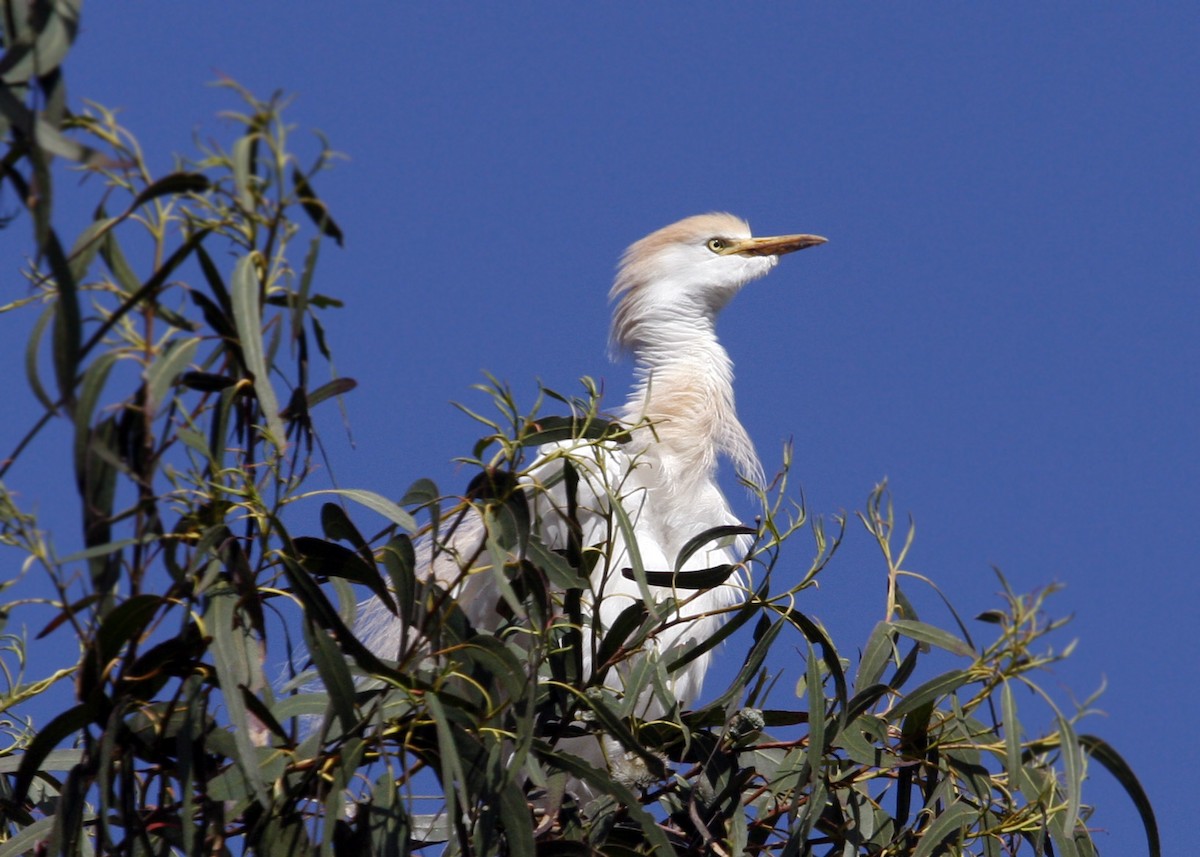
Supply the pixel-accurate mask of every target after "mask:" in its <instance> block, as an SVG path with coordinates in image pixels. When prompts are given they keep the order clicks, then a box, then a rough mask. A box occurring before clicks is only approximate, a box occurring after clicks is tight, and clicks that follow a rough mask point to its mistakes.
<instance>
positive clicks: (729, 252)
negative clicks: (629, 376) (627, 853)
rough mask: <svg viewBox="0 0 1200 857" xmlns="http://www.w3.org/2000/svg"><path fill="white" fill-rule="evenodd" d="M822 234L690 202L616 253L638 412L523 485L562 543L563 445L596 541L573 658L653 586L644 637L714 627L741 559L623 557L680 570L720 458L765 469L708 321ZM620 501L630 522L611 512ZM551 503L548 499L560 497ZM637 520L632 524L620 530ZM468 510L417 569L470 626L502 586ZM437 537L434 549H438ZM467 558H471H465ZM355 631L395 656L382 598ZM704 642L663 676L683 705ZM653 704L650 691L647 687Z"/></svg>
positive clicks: (660, 643)
mask: <svg viewBox="0 0 1200 857" xmlns="http://www.w3.org/2000/svg"><path fill="white" fill-rule="evenodd" d="M824 242H825V239H824V238H821V237H818V236H815V235H783V236H777V237H770V238H763V237H759V238H755V237H752V236H751V234H750V228H749V226H748V225H747V224H746V222H745V221H743V220H741V219H740V218H737V217H734V216H732V215H729V214H705V215H699V216H696V217H689V218H687V219H685V220H681V221H679V222H678V223H675V224H672V225H671V226H667V227H666V228H664V229H660V230H658V231H657V232H654V233H652V234H650V235H648V236H647V237H645V238H643V239H642V240H640V241H638V242H637V243H635V244H633V245H632V246H631V247H630V248H629V249H628V250H627V251H626V252H625V255H624V257H623V258H622V260H621V264H620V268H619V270H618V273H617V277H616V282H615V284H614V285H613V287H612V291H611V294H610V298H611V299H612V300H613V301H614V303H615V309H614V313H613V321H612V331H611V342H612V346H613V351H614V354H618V355H619V354H632V356H633V359H634V361H635V366H636V378H637V382H636V384H635V386H634V389H633V391H632V393H631V394H630V396H629V399H628V400H627V402H626V403H625V405H624V407H623V408H622V409H621V410H620V412H619V414H618V416H619V418H620V419H621V421H622V422H623V423H624V424H625V425H627V426H633V427H635V428H634V430H633V432H632V440H631V441H630V442H628V443H626V444H622V445H620V446H619V448H618V447H617V445H615V444H608V445H598V444H594V443H592V444H590V443H587V442H583V441H575V442H564V443H559V444H548V445H546V446H544V447H543V448H542V449H541V450H540V453H541V458H540V460H539V463H537V464H535V466H534V467H533V468H532V469H531V470H530V471H529V472H528V475H527V477H526V478H527V480H528V482H529V483H530V484H531V485H532V484H533V483H541V484H540V485H539V486H538V488H537V489H536V490H534V489H533V488H530V489H529V490H528V494H529V497H530V503H531V507H532V510H533V513H534V519H535V526H536V527H537V528H538V534H539V536H540V537H541V539H542V540H543V542H544V543H545V544H546V545H547V546H548V547H550V548H552V549H553V548H565V547H566V546H567V543H568V526H567V523H566V518H565V509H566V506H567V498H566V492H565V489H564V487H563V484H562V481H563V480H562V479H561V474H562V470H563V467H562V459H563V458H564V457H568V458H569V459H570V460H571V461H572V463H573V464H574V465H575V470H576V472H577V473H578V474H579V484H578V488H577V492H576V495H577V496H576V500H577V503H578V508H577V509H576V510H575V515H576V518H577V520H578V521H579V523H580V524H581V526H582V540H581V541H582V545H583V547H584V548H594V549H597V550H598V551H599V553H600V559H599V561H598V562H597V564H596V566H595V569H594V571H593V573H592V579H591V582H590V583H591V591H590V593H588V594H587V595H586V596H585V598H584V605H583V611H584V621H585V626H588V627H585V628H584V629H583V634H582V641H583V647H584V651H583V653H582V655H583V657H582V661H583V667H584V675H585V676H587V675H589V674H590V672H591V666H592V660H593V656H594V653H595V651H596V646H597V645H598V641H599V640H600V639H602V638H603V635H604V632H605V631H606V630H607V629H608V628H609V627H610V626H611V624H612V622H613V621H614V620H615V619H616V617H617V616H618V615H620V613H621V611H622V610H623V609H624V608H625V607H627V606H629V605H630V604H631V603H634V602H636V601H638V600H643V599H644V597H645V596H646V595H647V594H649V595H650V596H651V597H652V598H655V599H657V600H659V601H662V600H670V603H671V604H672V605H673V606H672V607H671V609H670V611H668V619H667V627H666V628H665V629H664V630H663V631H661V632H660V633H658V634H657V635H656V636H655V637H654V638H653V640H652V642H651V646H652V647H653V648H654V649H655V650H656V651H657V652H659V653H662V652H665V651H667V650H668V649H670V648H672V647H675V646H681V647H688V646H691V645H693V644H694V643H695V642H697V641H701V640H705V639H707V638H709V637H710V636H711V635H712V634H713V633H714V632H715V631H716V630H717V628H718V627H719V625H720V623H721V621H722V618H723V617H722V616H721V614H720V611H721V610H722V609H723V608H728V607H730V606H732V605H734V604H736V603H737V602H738V601H739V600H740V599H741V594H742V592H743V591H744V581H743V580H742V579H741V575H740V573H735V574H734V575H733V576H731V577H730V578H729V579H727V580H726V581H725V582H724V583H721V584H719V585H716V586H714V587H712V588H711V589H708V590H700V591H698V592H690V591H683V590H680V591H678V592H672V590H671V588H670V587H653V588H651V587H647V586H646V585H645V581H644V578H643V581H642V582H640V583H639V581H638V580H637V579H636V578H637V576H638V575H636V574H635V575H632V577H633V578H634V579H631V575H629V574H628V573H624V574H623V573H622V572H623V571H624V570H626V569H629V568H631V567H639V566H640V568H641V569H645V570H667V571H670V570H675V569H676V568H677V562H676V560H677V558H678V556H679V554H680V552H681V549H682V548H683V547H684V546H685V545H686V544H687V543H688V541H689V540H691V539H692V538H693V537H695V536H697V535H698V534H700V533H704V532H706V531H708V530H711V529H713V528H714V527H720V526H725V525H731V524H736V523H737V518H736V517H735V516H734V514H733V512H732V510H731V509H730V507H729V504H728V502H727V501H726V499H725V497H724V496H723V495H722V493H721V490H720V488H719V487H718V485H717V478H716V477H717V464H718V460H719V459H720V458H721V457H726V458H728V459H730V461H731V462H732V463H733V465H734V466H735V467H736V468H737V470H738V472H739V473H740V474H741V475H742V476H744V477H746V478H748V479H751V480H754V481H761V479H762V468H761V466H760V464H759V461H758V456H757V455H756V453H755V451H754V445H753V444H752V443H751V441H750V438H749V436H748V435H747V433H746V430H745V429H744V428H743V427H742V424H741V423H740V422H739V421H738V417H737V411H736V409H735V407H734V395H733V366H732V363H731V361H730V359H729V355H728V354H727V353H726V351H725V349H724V348H722V347H721V344H720V342H719V341H718V340H717V334H716V328H715V324H716V317H717V314H718V313H719V312H720V310H721V309H722V308H723V307H724V306H725V305H726V304H727V303H728V302H729V300H730V299H731V298H732V297H733V296H734V295H736V294H737V292H738V291H739V290H740V289H741V288H742V287H743V286H745V285H746V284H747V283H749V282H750V281H752V280H754V279H757V278H758V277H761V276H763V275H765V274H766V273H768V272H769V271H770V270H771V269H772V268H773V267H775V265H776V264H777V263H778V261H779V257H780V256H782V255H783V254H785V253H791V252H793V251H795V250H801V249H804V248H805V247H812V246H815V245H817V244H822V243H824ZM614 502H619V503H620V504H621V508H622V509H623V511H624V513H625V515H624V517H626V518H627V523H626V524H625V525H623V526H618V525H617V524H616V523H615V522H614V518H615V517H617V516H614V515H613V514H612V504H613V503H614ZM555 507H557V509H556V508H555ZM630 536H632V538H630ZM483 538H484V525H483V522H482V520H481V519H480V518H479V517H478V516H476V517H475V518H473V519H468V520H467V521H465V522H464V523H463V524H462V525H460V526H459V527H458V529H457V530H456V531H455V533H454V535H453V536H452V537H451V539H450V544H448V545H445V546H441V547H440V548H439V550H437V551H435V550H433V549H432V546H431V545H430V544H429V542H428V541H426V542H425V543H424V545H423V546H419V547H418V562H419V563H421V565H422V566H423V568H424V570H423V572H422V573H424V574H426V575H432V576H433V578H434V579H435V580H436V581H437V582H438V583H440V584H441V585H443V586H445V587H448V588H451V590H452V591H453V593H454V595H455V596H456V598H457V600H458V602H459V604H460V605H461V606H462V608H463V610H464V611H465V612H466V614H467V616H468V618H469V619H470V621H471V622H472V624H473V625H474V626H475V627H476V628H495V627H498V626H499V624H500V623H501V621H502V619H501V617H500V614H499V613H497V611H496V608H497V605H498V602H500V600H501V597H500V591H499V587H498V585H497V581H496V578H495V576H494V575H495V573H496V572H494V571H493V570H492V569H491V568H490V565H491V559H490V557H489V555H488V552H487V551H481V550H480V547H481V545H482V542H483ZM443 547H444V549H442V548H443ZM471 558H475V560H474V561H475V563H477V565H478V566H479V567H473V568H466V569H464V568H462V567H460V564H463V563H469V562H470V560H471ZM743 559H744V556H743V555H742V554H741V553H739V552H738V551H737V550H735V548H734V546H732V545H730V544H729V540H728V539H726V540H724V541H721V542H714V543H711V544H708V545H706V546H705V547H704V548H703V549H701V550H699V551H697V552H696V553H695V554H694V555H692V556H691V557H689V558H688V559H687V561H686V562H684V563H683V564H682V565H681V566H679V567H678V570H679V571H681V572H685V573H686V572H688V571H694V570H699V569H705V568H711V567H714V566H717V565H723V564H730V565H736V564H738V563H740V562H741V561H742V560H743ZM359 615H360V619H359V621H358V623H357V627H356V633H357V634H358V635H359V637H360V639H361V640H362V641H363V642H364V643H365V644H366V645H367V646H368V647H369V648H370V649H372V650H373V651H374V652H376V653H377V654H379V655H381V656H383V657H395V656H396V653H397V652H398V651H399V649H400V647H401V645H402V644H403V641H404V638H405V628H404V626H403V624H402V623H401V622H400V621H399V620H398V619H397V618H396V617H395V616H393V615H392V614H391V613H390V612H389V611H388V610H387V609H386V608H385V607H384V606H383V605H382V603H381V602H379V601H378V600H375V599H371V600H369V601H367V602H365V603H364V604H363V605H362V606H361V609H360V614H359ZM710 658H711V653H706V654H704V655H702V656H701V657H699V658H697V659H696V660H693V661H691V662H690V663H689V664H687V665H686V666H684V667H683V668H682V669H680V670H679V671H678V672H676V673H675V674H674V675H672V676H671V677H670V679H669V681H670V688H671V690H672V692H673V693H674V695H675V697H676V699H677V700H678V702H679V705H680V706H681V707H687V706H688V705H689V704H690V703H692V702H693V701H694V700H695V699H696V697H697V696H698V694H699V693H700V689H701V685H702V682H703V679H704V674H705V672H706V670H707V669H708V665H709V662H710ZM624 675H626V673H624V672H623V671H622V670H614V671H611V672H610V673H609V674H608V676H607V677H606V679H605V682H606V684H607V685H608V686H610V687H613V688H614V689H616V690H620V689H621V682H622V681H623V680H624V679H623V676H624ZM646 708H647V709H648V710H650V711H651V713H661V710H662V709H661V707H660V706H658V705H655V704H654V703H653V702H648V703H647V705H646Z"/></svg>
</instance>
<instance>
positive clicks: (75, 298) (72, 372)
mask: <svg viewBox="0 0 1200 857" xmlns="http://www.w3.org/2000/svg"><path fill="white" fill-rule="evenodd" d="M41 249H42V252H43V253H44V254H45V257H46V261H47V262H48V263H49V265H50V271H51V273H52V274H53V275H54V281H55V287H56V290H57V297H58V299H57V300H56V301H55V303H54V306H55V313H54V329H53V342H54V348H53V358H54V375H55V377H56V378H57V380H58V396H59V399H60V400H61V401H64V402H71V401H74V398H75V377H76V375H77V374H78V372H79V363H80V360H81V359H82V356H83V349H82V348H81V346H80V342H81V341H82V339H83V322H82V320H81V318H80V310H79V290H78V284H77V283H76V282H75V278H74V276H72V274H71V266H70V265H69V264H67V258H66V255H65V254H64V253H63V249H62V245H60V244H59V243H58V236H57V235H55V234H54V231H53V230H51V231H50V232H49V233H48V234H47V236H46V241H45V243H44V244H43V246H42V248H41Z"/></svg>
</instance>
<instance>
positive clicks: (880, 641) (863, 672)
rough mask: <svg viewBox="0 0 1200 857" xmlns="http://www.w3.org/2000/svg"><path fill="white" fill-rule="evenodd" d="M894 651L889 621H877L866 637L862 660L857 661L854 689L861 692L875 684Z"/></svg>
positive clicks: (892, 634)
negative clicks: (869, 634)
mask: <svg viewBox="0 0 1200 857" xmlns="http://www.w3.org/2000/svg"><path fill="white" fill-rule="evenodd" d="M895 651H896V645H895V634H894V633H893V629H892V623H891V622H877V623H876V624H875V627H874V628H872V629H871V636H869V637H868V638H867V645H866V648H865V649H863V654H862V660H860V661H859V663H858V674H857V675H855V677H854V689H855V690H856V691H858V692H860V693H861V692H862V691H863V690H865V689H866V688H868V687H870V686H872V685H874V684H877V683H878V682H879V679H880V678H882V677H883V671H884V669H885V668H886V667H887V665H888V661H889V660H891V658H892V656H893V655H894V653H895Z"/></svg>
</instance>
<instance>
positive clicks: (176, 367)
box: [146, 336, 200, 415]
mask: <svg viewBox="0 0 1200 857" xmlns="http://www.w3.org/2000/svg"><path fill="white" fill-rule="evenodd" d="M199 345H200V337H198V336H193V337H188V338H187V339H176V340H173V341H172V343H171V345H170V346H168V348H167V350H166V353H164V354H160V355H159V356H158V358H157V359H156V360H155V361H154V362H153V363H151V364H150V365H149V366H147V367H146V410H147V412H148V413H150V414H152V415H153V414H157V413H158V410H159V408H160V407H161V406H162V404H163V403H164V402H165V401H166V398H167V393H168V392H169V391H170V390H171V388H172V387H173V386H175V383H176V380H177V379H178V378H179V376H180V375H181V374H182V373H183V371H184V370H185V369H186V368H187V367H188V365H189V364H190V363H191V362H192V358H193V357H195V356H196V348H197V347H198V346H199Z"/></svg>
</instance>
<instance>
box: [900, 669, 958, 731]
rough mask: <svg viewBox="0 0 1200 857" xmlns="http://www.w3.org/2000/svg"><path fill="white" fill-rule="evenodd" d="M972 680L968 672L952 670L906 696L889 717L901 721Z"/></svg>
mask: <svg viewBox="0 0 1200 857" xmlns="http://www.w3.org/2000/svg"><path fill="white" fill-rule="evenodd" d="M971 680H972V679H971V674H970V673H969V672H968V671H967V670H952V671H951V672H948V673H943V674H942V675H940V676H937V677H936V678H932V679H930V680H929V681H927V682H925V683H924V684H922V685H921V686H920V687H917V688H915V689H914V690H912V691H911V692H909V693H907V694H905V696H904V699H902V700H901V701H900V702H899V703H898V704H897V705H896V706H895V707H894V708H893V709H892V710H891V711H890V712H888V716H889V718H891V719H893V720H899V719H900V718H901V717H903V716H904V715H906V714H908V712H910V711H912V710H913V709H915V708H920V707H921V706H922V705H925V704H926V703H927V702H930V701H931V700H932V701H936V700H937V699H938V698H940V697H942V696H945V695H946V694H948V693H953V692H954V691H956V690H958V689H959V688H960V687H962V686H963V685H964V684H967V683H968V682H970V681H971Z"/></svg>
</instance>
